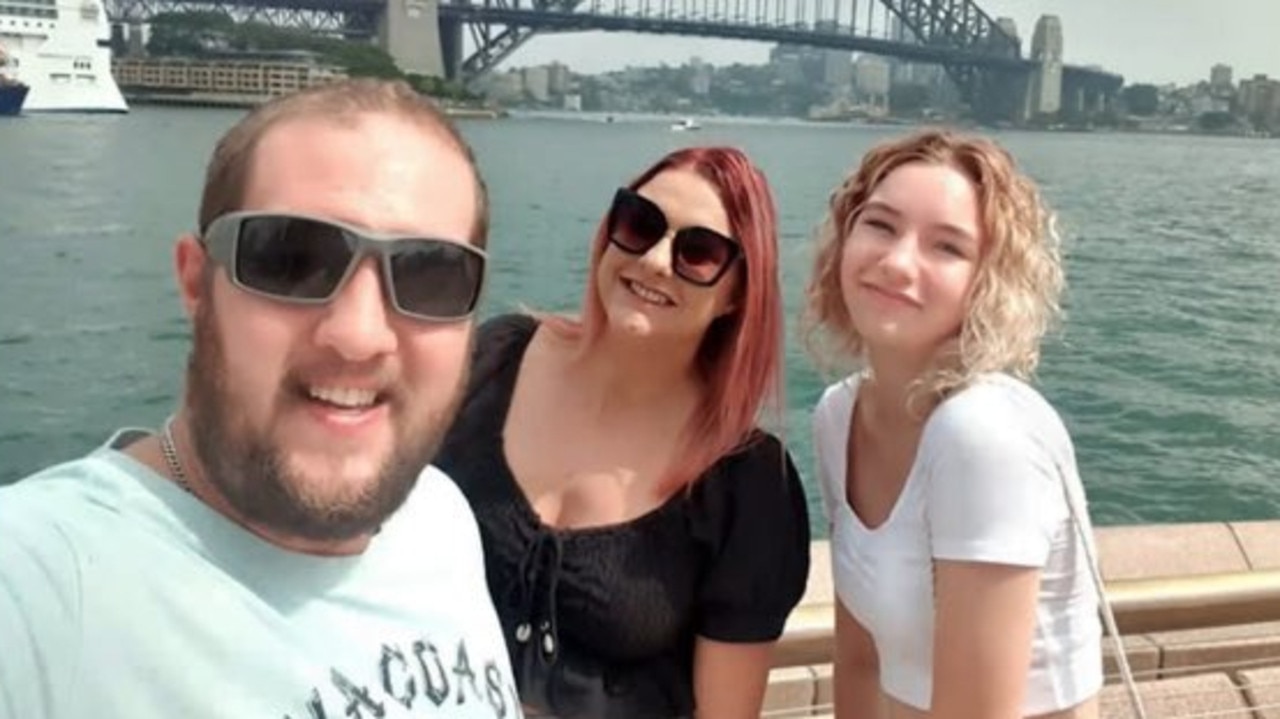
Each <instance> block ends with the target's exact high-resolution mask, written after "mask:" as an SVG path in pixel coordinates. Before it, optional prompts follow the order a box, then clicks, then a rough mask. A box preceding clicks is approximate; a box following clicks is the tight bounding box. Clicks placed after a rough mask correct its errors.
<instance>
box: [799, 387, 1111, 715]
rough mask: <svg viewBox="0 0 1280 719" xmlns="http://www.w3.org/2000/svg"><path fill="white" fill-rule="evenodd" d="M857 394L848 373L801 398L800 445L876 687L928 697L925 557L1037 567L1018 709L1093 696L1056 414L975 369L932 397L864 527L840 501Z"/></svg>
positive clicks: (1093, 661)
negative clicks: (895, 492)
mask: <svg viewBox="0 0 1280 719" xmlns="http://www.w3.org/2000/svg"><path fill="white" fill-rule="evenodd" d="M857 394H858V377H857V376H854V377H850V378H848V379H845V380H844V381H841V382H838V383H836V384H833V385H831V386H830V387H828V388H827V389H826V391H825V392H824V393H823V395H822V398H821V399H820V400H819V402H818V406H817V408H816V409H815V410H814V417H813V425H814V446H815V450H816V452H817V471H818V475H819V482H820V485H821V488H822V496H823V502H824V506H825V513H826V515H827V520H828V522H829V526H830V532H831V558H832V565H833V566H832V575H833V579H834V583H835V590H836V596H837V597H838V598H839V600H840V602H841V603H842V604H843V605H844V607H845V608H846V609H847V610H848V611H849V613H850V614H851V615H852V616H853V617H854V618H855V619H857V620H858V622H859V623H860V624H861V625H862V626H863V627H864V628H865V629H866V630H867V631H868V632H869V633H870V634H871V636H872V637H873V638H874V640H875V644H876V650H877V653H878V656H879V663H880V682H881V686H882V688H883V689H884V691H885V692H886V693H887V694H888V695H889V696H891V697H893V698H894V699H896V700H898V701H900V702H902V703H904V704H907V705H909V706H912V707H915V708H917V709H921V710H927V709H929V705H930V701H931V698H932V693H933V676H932V666H933V626H934V622H933V619H934V605H933V561H934V560H935V559H942V560H961V561H977V562H990V563H995V564H1007V565H1018V566H1027V567H1040V568H1041V570H1042V571H1041V580H1040V596H1039V604H1038V606H1037V608H1036V625H1035V634H1034V638H1033V640H1032V655H1031V668H1030V673H1029V675H1028V677H1027V689H1026V699H1025V702H1024V705H1023V714H1024V715H1027V716H1030V715H1035V714H1042V713H1044V712H1049V711H1055V710H1059V709H1064V708H1067V707H1070V706H1073V705H1075V704H1078V703H1079V702H1081V701H1083V700H1085V699H1087V698H1089V697H1090V696H1092V695H1093V694H1095V693H1096V692H1097V691H1098V690H1099V689H1100V688H1101V686H1102V659H1101V645H1100V642H1101V625H1100V622H1099V619H1098V613H1097V609H1098V603H1097V593H1096V591H1095V589H1094V586H1093V579H1092V577H1091V575H1090V572H1089V565H1088V560H1087V558H1086V556H1085V553H1084V552H1083V551H1082V550H1081V543H1080V540H1079V537H1078V534H1077V530H1076V528H1075V526H1074V525H1073V524H1072V521H1071V515H1070V512H1069V509H1068V506H1067V501H1066V497H1065V495H1064V486H1066V487H1070V491H1072V492H1073V493H1076V496H1077V497H1079V498H1083V496H1084V492H1083V488H1082V487H1081V485H1080V478H1079V475H1078V474H1077V472H1076V465H1075V455H1074V452H1073V450H1072V445H1071V439H1070V436H1069V435H1068V434H1067V431H1066V428H1065V427H1064V426H1063V425H1062V422H1061V420H1060V419H1059V417H1058V415H1057V413H1056V412H1055V411H1054V410H1053V408H1052V407H1051V406H1050V405H1049V404H1048V403H1047V402H1046V401H1045V400H1044V398H1042V397H1041V396H1040V394H1039V393H1037V392H1036V391H1035V390H1034V389H1032V388H1031V387H1030V386H1028V385H1026V384H1025V383H1023V382H1020V381H1018V380H1016V379H1014V378H1012V377H1010V376H1007V375H1003V374H991V375H985V376H983V377H982V378H980V379H979V380H978V381H977V382H975V383H974V384H972V385H971V386H969V387H967V388H965V389H963V390H961V391H959V392H957V393H956V394H954V395H952V396H951V397H949V398H947V399H946V400H945V401H944V402H942V403H941V404H940V405H939V406H938V407H937V408H935V409H934V411H933V413H932V414H931V415H930V417H929V419H928V420H927V422H926V424H925V427H924V431H923V433H922V435H921V438H920V446H919V448H918V449H917V452H916V457H915V462H914V463H913V464H912V466H911V469H910V473H909V474H908V476H907V480H906V484H905V485H904V486H903V489H902V493H901V495H900V496H899V497H898V500H897V503H896V504H895V505H894V507H893V509H892V510H891V512H890V514H889V516H888V518H887V519H886V520H885V521H884V522H883V523H882V524H881V525H880V526H878V527H875V528H868V527H867V526H865V525H864V524H863V523H862V521H861V520H860V519H859V518H858V516H857V515H856V514H854V512H853V510H852V509H850V507H849V504H848V501H847V500H846V499H845V498H846V496H847V493H846V491H845V482H846V478H847V476H848V473H847V471H846V466H845V465H846V456H847V455H846V448H847V446H848V445H847V443H848V437H849V427H850V422H851V420H852V418H853V408H854V403H855V400H856V398H857ZM1080 506H1081V507H1083V504H1081V505H1080ZM1082 519H1083V521H1084V523H1085V526H1086V530H1087V531H1088V532H1090V533H1091V532H1092V528H1091V527H1089V526H1088V518H1087V516H1086V517H1083V518H1082Z"/></svg>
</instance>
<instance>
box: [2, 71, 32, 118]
mask: <svg viewBox="0 0 1280 719" xmlns="http://www.w3.org/2000/svg"><path fill="white" fill-rule="evenodd" d="M30 90H31V88H30V87H27V86H26V85H24V84H22V83H20V82H18V81H17V80H11V79H9V78H8V77H6V76H5V75H0V117H13V116H15V115H21V114H22V103H24V102H26V101H27V93H28V92H29V91H30Z"/></svg>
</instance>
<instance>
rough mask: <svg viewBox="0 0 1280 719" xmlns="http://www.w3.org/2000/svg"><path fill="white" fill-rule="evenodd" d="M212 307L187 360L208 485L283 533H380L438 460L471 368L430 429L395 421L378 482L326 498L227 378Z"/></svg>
mask: <svg viewBox="0 0 1280 719" xmlns="http://www.w3.org/2000/svg"><path fill="white" fill-rule="evenodd" d="M211 304H212V293H206V295H205V300H204V301H203V302H201V303H200V304H199V305H198V309H197V310H196V316H195V319H194V342H193V346H192V350H191V354H190V356H189V358H188V361H187V398H186V408H187V411H188V412H189V417H190V420H189V422H190V430H191V436H192V441H193V444H194V446H195V451H196V456H197V458H198V459H199V461H200V465H201V467H202V468H203V471H204V477H205V481H206V482H208V483H209V484H210V485H212V486H213V487H215V488H216V489H217V490H218V491H219V493H220V494H221V495H222V497H223V498H224V499H225V500H226V501H227V503H228V504H229V505H230V506H231V507H232V508H233V509H234V510H235V511H237V512H239V513H240V515H241V516H242V517H244V518H245V519H246V520H248V521H249V522H252V523H253V524H255V525H258V526H261V527H263V528H265V529H269V530H271V531H272V532H274V533H276V534H279V535H283V536H290V537H295V538H301V539H307V540H312V541H345V540H350V539H354V538H356V537H360V536H364V535H368V534H372V533H374V532H376V531H377V530H378V528H379V527H381V525H382V524H383V522H385V521H386V520H387V518H388V517H390V516H391V515H392V514H394V513H395V512H396V511H397V510H398V509H399V508H400V507H401V506H402V505H403V504H404V502H405V500H406V499H407V498H408V496H409V494H410V492H411V491H412V490H413V487H414V485H416V484H417V481H418V476H419V475H420V474H421V472H422V470H423V469H425V468H426V466H427V465H428V464H430V462H431V460H432V459H433V458H434V457H435V455H436V452H437V450H438V449H439V447H440V443H441V442H442V441H443V439H444V435H445V432H446V431H447V430H448V428H449V425H450V424H451V423H452V421H453V417H454V415H455V414H456V412H457V409H458V405H459V403H460V402H461V400H462V394H463V393H462V390H463V388H464V387H465V386H466V372H465V370H464V372H463V374H462V376H460V377H459V378H458V380H457V381H456V382H455V383H454V386H453V388H452V389H451V392H450V394H449V395H448V401H447V402H446V404H445V406H444V407H443V408H442V409H441V410H439V411H436V412H433V413H432V414H430V415H429V416H427V417H426V422H425V426H422V427H414V426H412V424H409V425H408V426H406V423H403V422H402V423H400V424H401V426H400V427H399V428H397V427H396V426H395V425H394V424H393V432H394V440H393V442H394V444H393V446H392V449H391V453H390V456H388V457H387V458H386V460H384V461H383V463H382V466H381V467H380V468H379V470H378V471H377V476H376V477H375V478H374V480H373V481H371V482H365V483H364V485H363V486H361V487H354V488H351V491H346V492H341V491H339V492H329V493H328V494H327V495H326V494H324V493H321V492H318V491H316V490H314V489H313V488H312V484H314V483H309V482H308V481H307V479H306V478H305V477H302V476H298V474H297V473H294V472H291V471H290V470H289V467H288V463H287V461H286V457H285V452H284V450H283V449H282V448H281V447H280V446H279V445H278V444H277V443H276V442H274V441H273V440H272V439H271V437H270V434H271V431H270V430H271V427H270V425H268V426H266V427H262V428H259V429H254V428H253V427H252V426H251V424H250V422H249V421H248V418H247V417H246V416H245V415H244V413H243V411H242V410H241V407H240V405H239V403H238V400H237V398H236V395H235V394H234V391H233V388H232V387H231V386H230V384H231V382H230V378H229V377H228V376H227V369H226V368H227V363H226V358H225V347H224V345H223V341H222V337H221V335H220V334H219V333H218V330H217V327H216V325H217V323H216V321H215V320H216V313H215V310H214V308H212V307H211ZM464 367H465V365H464ZM287 381H288V380H287V378H286V382H285V383H282V387H283V386H286V385H287ZM388 401H392V400H388ZM396 404H398V405H399V407H400V408H401V410H402V411H403V408H405V407H407V406H412V404H413V403H406V402H404V401H402V400H401V401H395V402H393V407H392V410H393V413H392V417H393V418H394V417H395V416H396V412H395V411H394V410H395V409H396V406H395V405H396Z"/></svg>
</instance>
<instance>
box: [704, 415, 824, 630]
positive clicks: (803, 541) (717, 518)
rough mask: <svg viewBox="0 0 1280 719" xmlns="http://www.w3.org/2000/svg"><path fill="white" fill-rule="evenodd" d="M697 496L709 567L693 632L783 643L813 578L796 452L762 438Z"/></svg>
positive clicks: (721, 466) (724, 465)
mask: <svg viewBox="0 0 1280 719" xmlns="http://www.w3.org/2000/svg"><path fill="white" fill-rule="evenodd" d="M693 492H694V497H693V499H694V505H695V511H694V512H693V513H691V518H690V519H691V524H692V527H691V528H692V530H693V533H694V536H695V537H696V539H697V540H698V542H699V545H700V546H701V547H703V549H704V557H703V560H704V565H703V566H704V567H705V570H704V571H703V573H702V581H701V584H700V586H699V588H698V600H697V602H698V607H697V612H696V616H695V617H694V627H695V631H696V632H697V633H698V635H700V636H703V637H706V638H708V639H714V640H716V641H722V642H744V643H745V642H765V641H772V640H774V639H777V638H778V636H779V635H781V634H782V628H783V625H784V624H785V623H786V620H787V615H789V614H790V613H791V610H792V609H793V608H794V607H795V605H796V604H797V603H798V602H799V601H800V597H801V595H803V594H804V590H805V584H806V583H807V582H808V579H809V512H808V504H807V502H806V501H805V494H804V487H803V485H802V484H801V482H800V475H799V473H798V472H797V471H796V468H795V464H794V463H793V462H792V461H791V455H790V454H789V453H788V452H787V451H786V450H785V449H784V448H783V446H782V443H781V442H779V441H778V439H777V438H776V437H774V436H772V435H769V434H765V433H760V435H759V437H758V438H757V439H756V440H755V441H753V442H752V443H751V444H749V445H748V446H747V447H746V449H743V450H741V451H739V452H737V453H735V454H733V455H731V456H729V457H726V458H725V459H724V460H721V461H720V463H718V464H717V465H716V466H714V467H713V468H712V469H711V470H710V471H709V472H708V475H707V476H705V477H703V478H702V479H701V480H700V481H699V482H698V483H697V484H695V485H694V489H693Z"/></svg>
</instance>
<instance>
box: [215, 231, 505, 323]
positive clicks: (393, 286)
mask: <svg viewBox="0 0 1280 719" xmlns="http://www.w3.org/2000/svg"><path fill="white" fill-rule="evenodd" d="M201 242H202V243H203V244H204V246H205V247H206V248H207V249H208V252H209V256H210V257H212V258H213V259H214V260H215V261H217V262H218V263H219V264H221V265H222V266H223V267H226V268H227V274H228V276H230V278H231V282H232V283H233V284H235V285H236V286H237V287H239V288H241V289H243V290H246V291H249V292H253V293H255V294H259V295H263V296H265V297H270V298H272V299H277V300H281V301H284V302H292V303H299V304H323V303H325V302H328V301H330V300H332V299H333V298H334V297H335V296H336V295H337V294H338V292H339V291H340V290H341V289H342V287H343V285H345V284H346V282H347V280H348V279H349V278H350V277H351V275H352V274H354V273H355V270H356V267H357V266H358V265H359V264H360V261H361V260H362V259H363V258H364V257H365V256H366V255H374V256H376V257H377V258H378V265H379V267H381V269H382V285H383V287H384V288H385V290H386V292H387V296H388V297H389V298H390V300H391V305H392V306H393V307H394V308H395V309H396V311H397V312H399V313H400V314H403V315H407V316H409V317H413V318H415V319H420V320H430V321H435V322H449V321H456V320H461V319H465V318H466V317H468V316H470V315H471V313H472V312H473V311H474V310H475V308H476V303H477V302H478V301H479V299H480V289H481V287H482V285H483V284H484V270H485V253H484V251H483V250H481V249H479V248H477V247H475V246H474V245H471V244H468V243H466V242H461V241H456V240H444V239H438V238H433V237H411V236H403V235H379V234H374V233H371V232H367V231H365V230H359V229H356V228H354V227H351V226H350V225H345V224H343V223H341V222H335V221H333V220H323V219H320V218H317V217H307V216H305V215H291V214H282V213H277V212H232V213H229V214H226V215H222V216H221V217H219V218H217V219H216V220H214V221H213V222H211V223H209V227H208V229H207V230H205V232H204V235H203V237H202V238H201Z"/></svg>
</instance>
